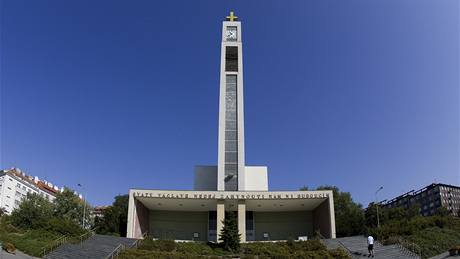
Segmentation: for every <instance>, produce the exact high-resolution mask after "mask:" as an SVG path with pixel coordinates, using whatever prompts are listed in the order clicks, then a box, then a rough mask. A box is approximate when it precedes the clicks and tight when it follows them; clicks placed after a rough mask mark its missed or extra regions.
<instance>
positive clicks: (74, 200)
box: [53, 187, 91, 226]
mask: <svg viewBox="0 0 460 259" xmlns="http://www.w3.org/2000/svg"><path fill="white" fill-rule="evenodd" d="M53 203H54V216H55V217H58V218H63V219H66V220H72V221H74V222H75V223H77V224H82V220H83V213H85V226H89V223H90V213H89V212H90V210H91V208H90V206H89V204H88V203H86V204H85V201H83V200H81V199H80V197H78V196H77V195H76V194H75V193H74V192H73V191H72V190H70V189H69V188H67V187H66V188H64V191H63V192H58V193H57V194H56V198H55V199H54V201H53ZM84 206H86V208H85V207H84Z"/></svg>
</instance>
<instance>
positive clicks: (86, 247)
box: [44, 235, 137, 259]
mask: <svg viewBox="0 0 460 259" xmlns="http://www.w3.org/2000/svg"><path fill="white" fill-rule="evenodd" d="M136 241H137V239H131V238H125V237H115V236H104V235H94V236H92V237H90V238H88V239H87V240H85V241H83V243H81V244H76V245H74V244H64V245H62V246H60V247H58V248H57V249H56V250H54V251H53V252H51V253H49V254H47V255H46V256H45V257H44V258H47V259H70V258H72V259H74V258H92V259H104V258H106V257H107V256H109V255H110V254H111V253H112V252H113V251H114V250H115V249H116V248H117V247H118V246H119V245H123V246H124V247H126V248H130V247H132V246H133V245H135V244H136Z"/></svg>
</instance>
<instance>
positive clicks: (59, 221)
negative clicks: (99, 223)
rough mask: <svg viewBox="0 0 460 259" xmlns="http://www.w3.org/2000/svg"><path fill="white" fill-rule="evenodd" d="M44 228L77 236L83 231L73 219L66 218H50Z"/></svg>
mask: <svg viewBox="0 0 460 259" xmlns="http://www.w3.org/2000/svg"><path fill="white" fill-rule="evenodd" d="M44 229H45V230H47V231H50V232H55V233H58V234H61V235H69V236H79V235H82V234H83V233H84V232H85V231H84V230H83V229H82V228H81V227H80V225H78V224H77V223H75V221H73V220H70V219H66V218H51V219H49V220H48V222H47V223H46V226H45V227H44Z"/></svg>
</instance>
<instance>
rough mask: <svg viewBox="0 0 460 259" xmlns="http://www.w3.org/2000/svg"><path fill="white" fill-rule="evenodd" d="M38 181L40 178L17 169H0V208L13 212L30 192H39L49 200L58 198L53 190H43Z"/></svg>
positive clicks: (9, 212)
mask: <svg viewBox="0 0 460 259" xmlns="http://www.w3.org/2000/svg"><path fill="white" fill-rule="evenodd" d="M37 183H38V179H36V178H35V179H33V178H31V177H28V176H26V175H24V174H23V173H21V172H20V171H19V170H17V169H12V170H9V171H7V170H5V171H0V208H4V209H5V211H6V213H7V214H11V212H13V210H14V209H16V208H17V207H18V206H19V204H20V203H21V201H22V199H24V198H25V197H26V196H27V194H28V193H37V194H39V195H41V196H42V197H44V198H45V199H47V200H49V201H53V200H54V199H55V198H56V196H55V194H54V193H53V192H50V191H46V190H43V189H42V188H40V187H39V186H38V185H37ZM52 188H54V186H53V187H52Z"/></svg>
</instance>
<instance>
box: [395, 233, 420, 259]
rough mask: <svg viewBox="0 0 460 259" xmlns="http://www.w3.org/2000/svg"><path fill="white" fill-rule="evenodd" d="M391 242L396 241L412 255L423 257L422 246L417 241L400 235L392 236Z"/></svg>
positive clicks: (396, 243)
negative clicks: (408, 239)
mask: <svg viewBox="0 0 460 259" xmlns="http://www.w3.org/2000/svg"><path fill="white" fill-rule="evenodd" d="M389 241H390V242H392V241H393V242H394V244H395V245H397V246H398V248H399V249H400V250H401V251H403V252H404V253H405V254H406V255H408V256H410V257H415V258H417V257H419V258H422V248H421V247H420V246H418V245H417V244H415V243H412V242H409V241H407V240H405V239H403V238H402V237H400V236H395V237H390V238H389Z"/></svg>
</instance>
